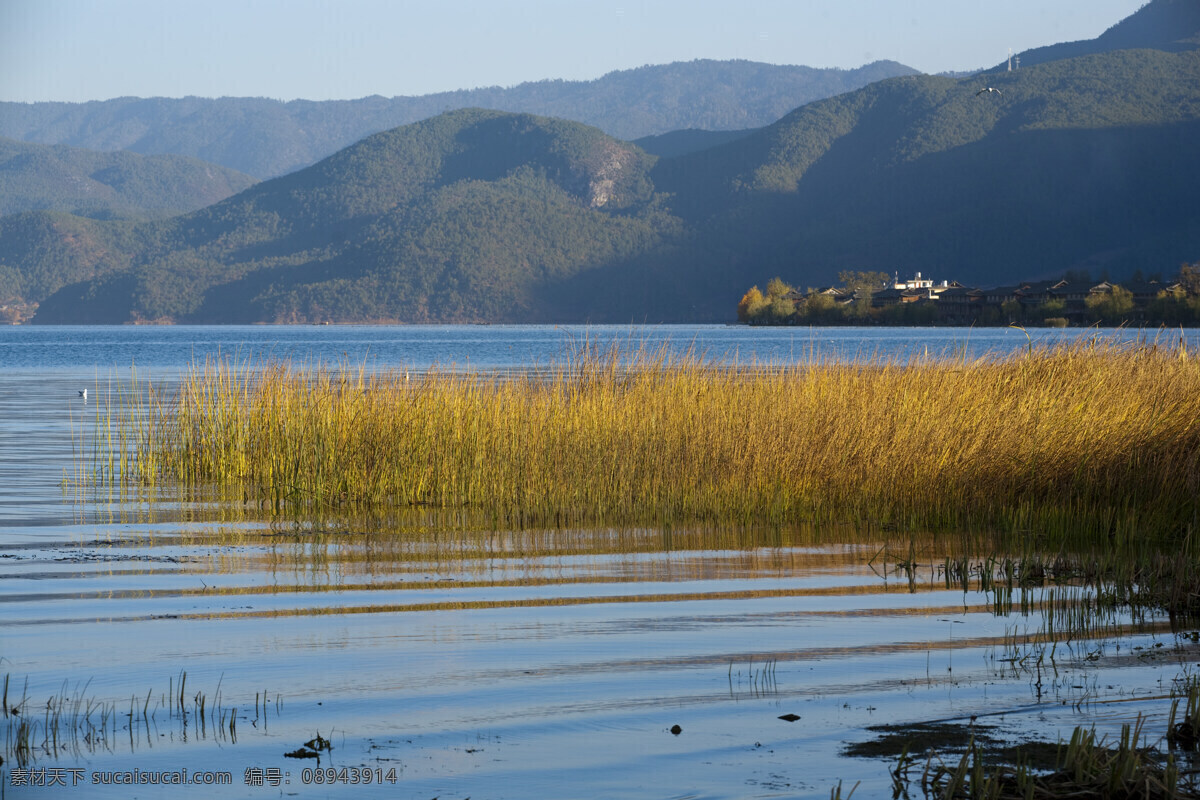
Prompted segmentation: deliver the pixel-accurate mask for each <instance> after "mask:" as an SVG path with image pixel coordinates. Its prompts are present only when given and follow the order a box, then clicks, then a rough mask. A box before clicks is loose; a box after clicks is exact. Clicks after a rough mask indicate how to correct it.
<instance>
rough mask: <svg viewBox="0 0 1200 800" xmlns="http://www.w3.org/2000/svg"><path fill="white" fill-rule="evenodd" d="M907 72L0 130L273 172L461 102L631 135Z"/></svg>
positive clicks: (753, 76) (141, 109) (144, 105)
mask: <svg viewBox="0 0 1200 800" xmlns="http://www.w3.org/2000/svg"><path fill="white" fill-rule="evenodd" d="M913 74H916V70H913V69H911V68H909V67H906V66H904V65H902V64H897V63H895V62H893V61H877V62H875V63H873V64H867V65H866V66H863V67H859V68H858V69H852V70H841V69H814V68H812V67H801V66H776V65H773V64H759V63H755V62H752V61H692V62H688V63H677V64H666V65H660V66H646V67H641V68H639V69H632V70H622V71H618V72H611V73H609V74H608V75H605V76H604V77H602V78H598V79H596V80H593V81H561V80H547V81H537V82H534V83H523V84H521V85H519V86H514V87H511V88H501V87H498V86H493V87H488V88H483V89H468V90H462V91H456V92H442V93H440V94H431V95H425V96H422V97H393V98H385V97H379V96H375V97H364V98H361V99H359V100H323V101H310V100H293V101H291V102H288V103H283V102H280V101H277V100H270V99H267V98H261V97H260V98H249V97H222V98H219V99H208V98H201V97H185V98H181V99H171V98H163V97H152V98H138V97H122V98H118V99H115V100H102V101H96V102H91V103H0V136H7V137H9V138H12V139H19V140H22V141H27V142H36V143H40V144H65V145H70V146H72V147H82V148H87V149H90V150H130V151H132V152H136V153H143V154H151V153H174V154H177V155H186V156H192V157H193V158H199V159H202V160H204V161H211V162H213V163H215V164H220V165H222V166H225V167H229V168H230V169H235V170H238V171H240V172H245V173H247V174H249V175H254V176H255V177H258V178H271V177H275V176H278V175H283V174H285V173H288V172H292V171H294V170H296V169H300V168H301V167H306V166H308V165H310V164H312V163H314V162H316V161H317V160H318V159H321V158H324V157H325V156H328V155H330V154H332V153H334V152H336V151H338V150H340V149H342V148H343V147H346V146H348V145H351V144H353V143H354V142H357V141H358V140H360V139H362V138H363V137H365V136H369V135H371V134H373V133H378V132H379V131H383V130H387V129H389V128H394V127H397V126H399V125H407V124H409V123H412V122H417V121H419V120H422V119H428V118H429V117H432V116H435V115H437V114H440V113H443V112H445V111H451V110H454V109H459V108H473V107H478V108H490V109H496V110H500V111H514V112H525V113H530V114H538V115H541V116H547V117H560V118H562V119H570V120H575V121H577V122H583V123H585V124H588V125H594V126H595V127H597V128H600V129H601V130H603V131H605V132H606V133H608V134H610V135H612V136H615V137H617V138H621V139H636V138H639V137H642V136H652V135H655V134H661V133H667V132H669V131H674V130H681V129H685V128H699V129H703V130H733V129H743V128H757V127H760V126H762V125H769V124H770V123H772V122H774V121H775V120H777V119H779V118H780V117H781V116H783V115H784V114H786V113H787V112H789V111H791V110H792V109H794V108H796V107H797V106H802V105H804V104H805V103H809V102H811V101H813V100H819V99H822V98H825V97H831V96H833V95H835V94H840V93H842V92H847V91H850V90H852V89H857V88H859V87H862V86H866V85H867V84H870V83H874V82H875V81H878V80H882V79H884V78H891V77H895V76H898V75H913Z"/></svg>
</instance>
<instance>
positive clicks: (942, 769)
mask: <svg viewBox="0 0 1200 800" xmlns="http://www.w3.org/2000/svg"><path fill="white" fill-rule="evenodd" d="M1142 727H1143V720H1141V719H1139V720H1138V722H1137V723H1136V724H1135V725H1133V726H1130V725H1124V726H1122V729H1121V736H1120V739H1119V740H1118V742H1117V744H1116V746H1115V747H1110V746H1108V743H1107V742H1106V741H1105V740H1103V739H1099V740H1098V739H1097V738H1096V733H1095V731H1092V730H1088V729H1085V728H1082V727H1077V728H1075V731H1074V733H1073V734H1072V736H1071V741H1070V742H1069V743H1068V744H1066V745H1065V746H1060V747H1059V755H1058V758H1057V764H1056V767H1055V768H1054V769H1053V770H1051V771H1049V772H1043V771H1039V770H1037V769H1035V768H1032V767H1030V766H1029V765H1028V763H1027V762H1024V761H1023V759H1022V758H1021V755H1020V750H1019V749H1018V751H1017V755H1016V760H1015V765H1014V764H989V763H988V758H987V755H986V754H985V752H984V751H983V750H982V749H981V748H980V747H978V746H977V745H976V743H975V742H974V741H972V742H971V743H970V745H969V747H968V748H967V751H966V752H965V753H964V754H963V756H962V758H961V759H959V761H958V763H957V764H951V765H947V764H945V763H942V762H940V761H938V762H937V763H935V760H934V759H932V758H931V759H930V761H929V762H928V763H927V764H926V766H925V769H924V771H923V773H922V774H921V776H920V780H919V785H920V789H921V793H922V795H923V796H924V797H926V798H938V800H960V799H961V800H1051V799H1052V798H1065V797H1072V798H1094V800H1174V799H1176V798H1196V797H1200V793H1197V791H1196V787H1195V786H1194V785H1192V784H1191V783H1189V782H1185V781H1181V780H1180V773H1179V769H1178V767H1177V766H1176V764H1175V761H1174V759H1173V758H1172V757H1170V756H1168V757H1167V759H1166V762H1165V764H1164V763H1160V761H1159V759H1158V758H1157V757H1156V756H1155V754H1154V751H1153V750H1152V749H1150V748H1144V747H1138V746H1137V743H1138V741H1139V740H1140V739H1141V734H1142ZM912 766H913V759H912V758H911V757H910V756H909V755H908V754H907V752H905V753H903V754H902V755H901V757H900V760H899V762H898V764H897V766H896V767H895V768H894V769H893V770H892V783H893V794H894V796H895V797H897V798H899V797H909V796H910V788H911V787H912V785H913V782H914V781H913V778H912V776H911V774H910V770H911V768H912Z"/></svg>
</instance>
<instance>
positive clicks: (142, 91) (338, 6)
mask: <svg viewBox="0 0 1200 800" xmlns="http://www.w3.org/2000/svg"><path fill="white" fill-rule="evenodd" d="M1142 3H1143V0H987V2H982V0H741V1H740V2H728V0H618V2H611V0H603V1H600V0H519V2H518V1H513V2H510V1H509V0H491V2H488V1H486V0H203V2H197V1H196V0H0V100H20V101H37V100H69V101H83V100H103V99H107V98H110V97H119V96H123V95H134V96H141V97H149V96H164V97H182V96H184V95H200V96H204V97H220V96H232V97H243V96H255V97H274V98H279V99H284V100H290V99H293V98H307V99H312V100H324V99H329V98H355V97H363V96H366V95H371V94H380V95H384V96H387V97H391V96H394V95H419V94H428V93H431V92H438V91H446V90H451V89H463V88H473V87H477V86H493V85H500V86H512V85H515V84H517V83H521V82H522V81H529V80H540V79H543V78H565V79H571V80H578V79H591V78H597V77H599V76H601V75H603V74H605V73H606V72H611V71H612V70H617V69H628V68H631V67H638V66H642V65H644V64H664V63H668V62H671V61H690V60H692V59H696V58H715V59H728V58H744V59H749V60H753V61H765V62H769V63H774V64H803V65H806V66H813V67H843V68H853V67H858V66H861V65H862V64H864V63H867V62H870V61H874V60H876V59H892V60H894V61H899V62H901V63H904V64H907V65H909V66H911V67H915V68H916V69H919V70H922V71H925V72H942V71H946V70H965V69H974V68H977V67H984V66H991V65H994V64H997V63H999V62H1000V61H1003V60H1004V59H1005V58H1006V57H1007V55H1008V48H1010V47H1011V48H1013V49H1014V50H1016V51H1020V50H1024V49H1027V48H1030V47H1038V46H1041V45H1045V44H1053V43H1055V42H1059V41H1069V40H1075V39H1090V38H1093V37H1095V36H1097V35H1099V34H1100V33H1101V32H1103V31H1104V30H1105V29H1106V28H1108V27H1109V26H1110V25H1112V24H1113V23H1115V22H1117V21H1119V20H1120V19H1122V18H1124V17H1126V16H1129V15H1130V14H1132V13H1133V12H1134V11H1136V10H1137V9H1138V8H1139V7H1140V6H1141V5H1142Z"/></svg>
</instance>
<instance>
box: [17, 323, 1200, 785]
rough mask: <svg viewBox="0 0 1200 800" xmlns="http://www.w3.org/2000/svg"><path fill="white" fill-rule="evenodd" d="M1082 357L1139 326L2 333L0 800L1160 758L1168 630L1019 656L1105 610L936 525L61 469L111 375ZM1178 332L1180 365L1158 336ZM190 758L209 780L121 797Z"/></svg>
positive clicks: (1071, 641)
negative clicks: (232, 487)
mask: <svg viewBox="0 0 1200 800" xmlns="http://www.w3.org/2000/svg"><path fill="white" fill-rule="evenodd" d="M1094 335H1101V336H1113V335H1117V336H1122V337H1125V338H1131V339H1132V338H1134V337H1137V336H1139V335H1142V334H1139V333H1138V332H1136V331H1124V332H1114V331H1100V332H1097V331H1086V332H1081V331H1066V330H1045V329H1041V330H1031V331H1029V334H1028V338H1027V336H1026V334H1025V332H1023V331H1020V330H1013V329H980V330H967V329H947V328H942V329H885V328H838V329H833V328H827V329H814V330H810V329H796V328H746V327H739V326H662V327H636V326H634V327H590V328H587V327H556V326H511V327H508V326H458V327H420V326H401V327H353V326H320V327H316V326H284V327H264V326H254V327H138V328H135V327H120V328H115V327H114V328H99V327H11V328H0V664H2V666H3V668H2V669H0V675H4V674H6V675H7V676H8V681H7V683H6V685H5V692H6V694H5V697H4V702H5V705H6V706H8V707H9V708H10V709H11V708H14V707H15V708H17V709H18V713H17V714H16V715H15V716H14V715H12V714H6V715H5V716H4V719H3V728H4V731H5V734H4V735H5V737H6V738H5V747H4V752H3V758H4V764H3V767H0V771H2V772H3V775H2V777H3V785H4V794H3V796H5V797H8V796H13V797H60V796H61V797H70V796H74V795H75V794H78V795H79V796H84V795H85V794H86V795H87V796H89V797H90V796H98V797H112V798H125V797H130V796H138V797H180V796H192V797H197V798H208V797H239V798H243V797H245V798H250V797H275V796H279V795H280V794H284V795H285V796H297V797H313V798H318V797H362V796H378V797H389V798H390V797H406V798H432V797H440V798H465V797H474V798H527V797H528V798H533V797H536V798H556V797H573V798H611V797H623V798H625V797H628V798H746V797H823V798H824V797H829V796H830V791H831V789H832V788H833V787H835V786H836V785H837V783H838V782H839V780H840V781H843V782H844V786H845V790H847V791H848V790H849V787H850V786H852V785H854V784H855V783H856V782H861V783H860V786H859V789H858V790H857V792H856V793H855V797H866V798H871V797H884V796H886V797H890V796H891V788H890V787H891V780H890V776H889V774H888V768H889V767H890V766H892V762H890V761H889V760H888V759H886V758H863V757H857V756H854V755H851V754H850V753H849V752H848V748H849V747H850V746H852V745H854V744H856V743H863V742H869V741H872V740H874V739H875V738H876V737H878V736H879V734H880V732H879V731H876V730H871V728H873V727H875V726H881V725H892V726H907V725H912V724H917V723H931V722H940V723H946V724H950V725H955V726H958V727H959V728H961V729H962V730H964V731H965V730H976V729H978V730H979V731H981V732H983V731H986V732H987V735H989V736H992V737H995V738H998V739H1013V740H1021V739H1023V738H1029V737H1037V738H1042V739H1047V740H1049V741H1055V740H1056V739H1058V738H1059V737H1060V736H1064V735H1066V736H1069V735H1070V732H1071V730H1072V728H1073V727H1074V726H1076V725H1084V724H1086V725H1093V724H1094V725H1096V726H1097V728H1098V729H1099V730H1100V731H1102V732H1108V733H1115V732H1116V731H1117V730H1119V728H1120V725H1121V724H1122V723H1127V722H1131V721H1133V720H1135V719H1136V718H1137V716H1138V715H1139V714H1141V715H1145V716H1146V718H1147V719H1148V723H1147V725H1148V728H1149V729H1153V730H1154V731H1156V732H1155V733H1154V734H1153V736H1154V737H1157V736H1160V735H1161V733H1162V730H1163V728H1164V727H1165V724H1166V714H1167V711H1168V709H1169V703H1170V701H1169V699H1167V698H1168V695H1169V692H1170V691H1171V689H1172V687H1173V685H1174V684H1175V682H1176V681H1177V679H1179V678H1180V676H1181V675H1185V674H1188V673H1189V671H1194V670H1195V668H1196V664H1197V661H1198V659H1200V651H1198V650H1197V645H1196V644H1195V643H1194V642H1193V638H1194V637H1193V636H1192V635H1191V634H1192V629H1191V628H1183V629H1180V628H1179V627H1178V626H1173V625H1172V622H1171V621H1170V620H1169V619H1167V618H1166V616H1165V615H1156V614H1154V613H1151V612H1145V611H1139V612H1137V613H1134V612H1132V611H1128V610H1125V611H1122V610H1113V611H1108V612H1105V613H1089V614H1088V615H1087V623H1086V625H1085V626H1083V627H1077V628H1075V629H1071V628H1070V627H1068V629H1067V630H1068V634H1067V635H1066V636H1059V637H1058V638H1057V639H1053V640H1046V641H1039V639H1038V637H1040V636H1042V635H1043V634H1045V633H1046V632H1047V630H1048V629H1051V628H1053V625H1054V624H1055V620H1057V621H1058V622H1057V624H1058V625H1060V626H1061V625H1062V622H1061V621H1062V619H1064V617H1065V618H1068V619H1069V618H1070V617H1071V610H1072V609H1077V608H1091V601H1092V600H1093V599H1094V597H1093V595H1094V590H1093V589H1089V588H1086V587H1083V586H1069V585H1068V586H1038V587H1029V588H1024V589H1021V588H1018V589H1016V590H1015V591H1014V592H1013V593H1012V594H1007V593H1003V592H1000V591H998V590H997V589H996V588H995V587H992V586H988V585H986V582H981V581H980V580H978V577H977V576H975V577H972V575H971V574H968V575H967V576H966V577H965V578H963V577H962V576H960V575H958V574H951V573H950V571H949V570H948V569H947V567H948V562H947V559H948V558H952V557H955V556H956V555H957V553H958V550H959V548H960V539H959V538H958V537H945V536H942V537H933V536H905V537H902V538H897V539H896V540H894V541H889V540H887V539H883V538H880V534H877V533H876V534H866V533H863V532H860V531H856V530H853V529H850V528H845V527H838V528H833V529H825V530H814V529H810V528H806V527H803V526H795V527H787V528H766V527H764V528H749V529H747V528H744V527H740V526H736V525H728V526H723V525H714V524H706V525H698V526H694V527H685V528H673V529H657V528H649V527H646V528H637V527H631V528H602V529H534V530H514V529H495V527H494V526H492V525H490V524H489V523H488V522H487V521H486V520H482V519H477V518H474V517H472V516H471V515H469V514H465V513H450V512H436V511H429V510H411V509H392V510H385V511H384V512H381V513H379V514H376V515H374V516H370V517H346V516H337V515H323V516H310V517H301V518H297V517H289V516H284V517H272V516H271V515H270V514H268V513H266V512H264V511H262V510H260V509H259V508H257V507H256V506H255V505H254V504H252V503H249V504H248V503H245V502H242V501H241V499H240V498H234V499H228V498H223V497H221V496H220V495H219V494H217V493H212V492H204V491H194V492H190V493H174V494H173V493H170V492H162V493H159V494H157V495H137V494H134V493H130V492H125V493H122V492H119V491H115V490H107V489H105V490H96V489H94V488H87V489H80V488H78V487H77V486H75V485H74V484H73V482H72V480H71V476H72V475H73V474H74V470H75V468H76V466H77V464H78V463H79V459H80V458H83V459H86V458H87V451H86V447H85V448H82V452H80V451H81V446H80V442H81V441H86V432H87V431H88V430H89V426H91V425H93V424H94V421H95V419H96V418H97V416H99V415H101V414H104V413H106V404H107V403H108V402H110V399H111V398H112V397H113V392H112V387H113V386H114V385H116V384H119V383H120V382H122V381H127V380H128V379H129V378H130V376H132V375H134V374H136V375H137V377H138V378H139V379H151V380H160V381H163V382H166V383H168V384H169V383H170V382H171V381H172V380H173V379H174V378H175V377H177V376H178V375H179V374H180V373H181V372H184V371H186V370H187V369H188V367H189V366H191V365H193V364H203V363H204V362H205V360H206V359H229V360H231V361H233V362H234V363H235V364H256V363H263V362H264V361H266V360H285V361H290V362H291V363H293V364H314V363H326V364H339V363H347V364H350V365H355V366H357V365H366V366H367V367H368V368H369V369H378V370H388V369H398V370H405V369H409V370H424V369H427V368H429V367H434V366H436V367H437V368H438V369H453V370H459V371H472V370H479V371H492V370H501V371H503V370H520V369H528V368H531V367H536V366H545V365H549V364H552V363H555V362H561V361H562V360H564V359H567V358H570V357H571V356H572V355H573V354H576V353H578V352H579V351H580V348H581V347H583V346H585V345H595V346H599V347H606V346H607V345H608V344H610V343H614V342H615V343H619V344H622V343H623V344H629V343H632V344H633V345H635V346H645V347H646V348H648V349H651V350H654V349H656V348H658V347H660V346H665V347H668V348H670V349H671V350H673V351H675V352H684V351H686V350H688V349H689V348H691V349H692V350H693V351H694V352H697V353H700V354H702V355H703V357H705V358H709V359H712V360H716V361H723V362H729V363H733V362H738V363H747V362H757V363H763V364H781V363H788V362H791V361H793V360H795V359H804V358H820V359H836V360H864V359H872V358H876V359H879V358H898V359H907V358H913V357H923V356H924V355H925V354H932V355H948V356H953V357H960V358H963V357H965V358H976V357H981V356H984V355H988V354H993V355H1002V354H1004V353H1009V352H1013V351H1019V350H1021V349H1024V348H1027V347H1028V346H1029V345H1030V344H1031V343H1032V344H1038V343H1041V342H1049V343H1053V342H1059V341H1070V340H1073V339H1074V338H1077V337H1080V336H1094ZM1155 335H1156V334H1153V333H1151V334H1146V335H1145V336H1147V337H1148V338H1154V336H1155ZM1180 335H1183V336H1185V337H1186V339H1187V341H1188V343H1189V347H1195V346H1196V345H1197V344H1200V331H1195V330H1188V331H1183V332H1180V331H1168V332H1165V333H1163V334H1161V336H1162V337H1163V338H1164V339H1170V340H1171V341H1175V340H1177V339H1178V338H1179V336H1180ZM83 389H87V390H88V397H87V399H86V400H85V399H84V398H83V397H81V396H79V392H80V390H83ZM901 563H903V564H905V565H906V566H905V567H900V566H898V565H899V564H901ZM788 716H794V717H797V718H798V719H794V720H791V721H789V720H788V719H782V718H781V717H788ZM22 725H24V728H22ZM306 743H307V744H309V747H307V748H306V747H305V745H306ZM326 744H327V745H328V747H326V746H325V745H326ZM23 745H27V746H28V747H29V750H28V751H26V752H21V748H22V746H23ZM301 753H316V754H318V755H319V756H320V757H319V759H318V758H299V757H295V756H297V755H299V754H301ZM288 754H291V755H288ZM330 769H332V771H329V770H330ZM184 770H186V771H187V776H188V778H189V780H195V779H197V776H199V780H202V781H205V782H209V781H217V782H219V783H221V785H196V784H193V785H187V786H181V787H169V786H166V787H164V786H161V785H141V786H139V787H138V788H137V789H136V790H132V791H131V789H130V788H129V786H127V785H120V784H118V783H115V782H116V781H122V780H125V779H127V778H130V777H132V778H134V779H142V780H150V778H149V777H148V776H150V775H151V774H154V780H161V779H163V776H161V775H157V774H156V773H166V779H168V780H169V779H171V778H172V777H181V776H182V774H183V771H184ZM134 771H138V772H139V773H140V775H132V776H131V775H127V774H126V773H133V772H134ZM368 781H369V782H370V785H368V786H364V785H363V784H364V783H366V782H368ZM49 783H58V784H59V785H58V786H49V785H31V784H49ZM72 784H76V786H75V788H74V789H71V788H63V786H64V785H65V786H67V787H70V786H71V785H72ZM84 787H86V788H84Z"/></svg>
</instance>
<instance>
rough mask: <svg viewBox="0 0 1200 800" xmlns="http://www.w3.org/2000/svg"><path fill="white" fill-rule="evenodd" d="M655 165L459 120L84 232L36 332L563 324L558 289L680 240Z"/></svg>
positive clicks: (65, 256)
mask: <svg viewBox="0 0 1200 800" xmlns="http://www.w3.org/2000/svg"><path fill="white" fill-rule="evenodd" d="M652 163H653V158H652V157H651V156H649V155H647V154H646V153H644V152H643V151H641V150H640V149H638V148H637V147H635V146H633V145H630V144H627V143H624V142H621V141H618V140H616V139H613V138H612V137H609V136H607V135H605V134H603V133H601V132H600V131H598V130H596V129H595V128H589V127H587V126H584V125H580V124H578V123H573V122H565V121H561V120H553V119H548V118H543V117H534V116H531V115H523V114H506V113H501V112H495V111H484V110H479V109H473V110H463V111H455V112H449V113H447V114H443V115H440V116H438V117H435V118H433V119H431V120H426V121H423V122H419V123H415V124H413V125H409V126H405V127H402V128H397V129H394V130H392V131H388V132H385V133H380V134H376V135H375V136H372V137H368V138H367V139H365V140H363V141H362V142H360V143H358V144H356V145H354V146H352V147H349V148H347V149H345V150H342V151H340V152H338V153H337V154H335V155H334V156H331V157H330V158H328V159H325V160H324V161H321V162H319V163H318V164H315V165H314V166H312V167H309V168H308V169H305V170H301V171H299V172H296V173H293V174H291V175H287V176H285V177H282V178H277V179H275V180H271V181H266V182H264V183H261V184H258V185H256V186H254V187H252V188H251V189H249V190H247V191H245V192H243V193H241V194H239V195H237V196H235V197H233V198H230V199H228V200H225V201H223V202H221V203H218V204H216V205H214V206H211V207H209V208H206V209H203V210H201V211H198V212H195V213H193V214H189V215H185V216H182V217H177V218H175V219H171V220H167V221H164V222H158V223H143V224H141V225H137V226H126V227H125V228H124V229H122V230H121V231H120V233H119V235H114V234H113V232H112V229H111V228H106V227H105V226H103V225H99V224H91V225H90V226H89V227H85V228H84V230H82V231H76V232H74V234H73V241H74V242H77V243H80V247H79V248H78V252H76V253H61V252H60V253H58V254H56V258H55V259H54V261H55V263H58V264H64V263H65V264H69V265H72V267H71V268H73V269H75V270H77V271H78V273H79V274H80V275H81V276H86V277H84V278H83V282H75V283H74V285H68V286H66V287H65V288H63V289H61V290H59V291H57V292H56V293H54V294H53V296H51V297H49V298H48V299H46V300H45V302H44V303H43V304H42V306H41V308H40V309H39V311H38V316H37V320H38V321H40V322H41V321H46V322H53V321H60V322H65V321H72V322H125V321H137V320H158V321H168V320H169V321H176V322H188V321H194V322H251V321H323V320H341V321H380V320H398V321H410V322H431V321H449V320H455V321H527V320H531V319H536V320H544V319H556V318H560V317H561V315H560V314H558V313H557V312H556V310H555V309H554V307H553V305H552V304H548V303H547V296H546V290H547V287H550V286H553V285H554V284H555V283H557V282H559V281H562V280H564V279H567V278H569V277H571V276H572V275H574V274H577V273H579V272H582V271H586V270H588V269H592V268H596V267H598V266H600V265H603V264H608V263H613V262H617V261H621V260H622V259H624V258H627V257H629V256H630V255H632V254H636V253H640V252H645V251H647V250H650V249H653V248H654V247H655V246H656V245H657V244H658V243H659V242H662V241H665V240H666V239H667V238H668V237H669V236H671V235H672V234H673V233H674V230H673V226H674V221H673V220H672V218H671V217H670V216H669V215H667V214H666V213H664V212H663V211H662V210H661V209H660V208H659V204H660V199H659V198H656V197H655V195H654V192H653V187H652V186H651V184H650V182H649V180H648V179H647V173H648V170H649V168H650V166H651V165H652ZM0 222H3V221H2V220H0ZM25 224H26V225H27V226H30V225H32V224H33V221H32V218H31V217H30V216H28V215H27V216H26V219H25ZM43 224H44V223H43ZM59 224H63V223H62V222H61V221H59ZM3 238H5V239H7V237H3ZM13 238H14V239H19V238H20V237H19V236H14V237H13ZM61 238H62V237H60V240H61ZM101 250H104V251H105V252H104V253H103V254H102V255H100V256H99V258H97V257H96V253H97V252H98V251H101ZM11 252H12V251H11V250H9V251H8V252H4V253H0V263H12V261H10V260H9V259H10V256H9V253H11ZM2 274H3V273H2V272H0V276H2ZM92 276H95V277H92ZM0 294H3V285H2V284H0Z"/></svg>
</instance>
